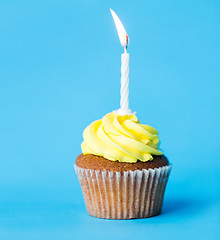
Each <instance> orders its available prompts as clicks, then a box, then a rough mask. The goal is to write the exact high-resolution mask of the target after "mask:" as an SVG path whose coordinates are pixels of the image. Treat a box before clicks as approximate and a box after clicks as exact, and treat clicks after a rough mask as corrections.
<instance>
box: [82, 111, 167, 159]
mask: <svg viewBox="0 0 220 240" xmlns="http://www.w3.org/2000/svg"><path fill="white" fill-rule="evenodd" d="M83 138H84V141H83V143H82V145H81V148H82V152H83V154H94V155H98V156H103V157H104V158H106V159H109V160H112V161H119V162H128V163H135V162H137V160H140V161H143V162H146V161H149V160H152V159H153V157H152V155H162V154H163V153H162V152H161V151H160V150H158V148H159V143H160V142H159V137H158V132H157V130H156V129H154V128H152V127H150V126H148V125H143V124H140V123H139V121H138V119H137V117H136V116H135V115H134V114H132V115H124V116H122V115H119V114H117V113H115V112H111V113H108V114H106V115H105V116H104V117H103V118H102V119H101V120H97V121H94V122H93V123H91V124H90V125H89V126H88V127H87V128H86V129H85V130H84V132H83Z"/></svg>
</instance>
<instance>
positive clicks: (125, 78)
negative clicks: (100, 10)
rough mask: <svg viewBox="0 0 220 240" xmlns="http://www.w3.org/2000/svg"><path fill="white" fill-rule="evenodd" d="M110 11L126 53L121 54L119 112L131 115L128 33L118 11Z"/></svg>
mask: <svg viewBox="0 0 220 240" xmlns="http://www.w3.org/2000/svg"><path fill="white" fill-rule="evenodd" d="M110 11H111V14H112V17H113V19H114V22H115V26H116V29H117V32H118V36H119V40H120V42H121V45H122V46H123V47H124V53H122V55H121V101H120V109H119V110H118V111H117V113H119V114H121V115H129V114H131V113H132V112H131V110H130V109H129V58H130V56H129V54H128V53H127V46H128V35H127V33H126V31H125V28H124V26H123V25H122V23H121V21H120V19H119V18H118V16H117V15H116V13H115V12H114V11H113V10H112V9H110Z"/></svg>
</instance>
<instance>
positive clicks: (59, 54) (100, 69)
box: [0, 0, 220, 240]
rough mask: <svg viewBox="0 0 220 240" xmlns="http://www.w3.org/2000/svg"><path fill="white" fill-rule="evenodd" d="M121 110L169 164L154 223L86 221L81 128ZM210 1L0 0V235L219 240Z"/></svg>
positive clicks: (219, 112)
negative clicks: (124, 60)
mask: <svg viewBox="0 0 220 240" xmlns="http://www.w3.org/2000/svg"><path fill="white" fill-rule="evenodd" d="M110 7H111V8H112V9H114V10H115V11H116V13H117V14H118V15H119V17H120V18H121V20H122V22H123V23H124V25H125V28H126V30H127V32H128V34H129V37H130V42H129V48H128V52H129V53H130V106H131V109H132V110H133V111H136V112H137V116H138V117H139V119H140V121H141V122H142V123H145V124H149V125H152V126H154V127H155V128H157V129H158V130H159V133H160V138H161V142H162V143H161V148H162V149H163V150H164V151H165V154H166V155H167V156H168V158H169V159H170V161H171V162H172V163H173V169H172V174H171V177H170V179H169V183H168V187H167V190H166V195H165V201H164V206H163V213H162V214H161V215H160V216H157V217H154V218H149V219H139V220H127V221H112V220H101V219H96V218H93V217H90V216H88V215H87V213H86V209H85V206H84V202H83V197H82V194H81V189H80V186H79V183H78V180H77V177H76V174H75V172H74V169H73V163H74V161H75V158H76V157H77V155H78V154H79V153H80V152H81V149H80V144H81V142H82V133H83V130H84V128H85V127H86V126H87V125H88V124H89V123H91V122H92V121H94V120H96V119H99V118H101V117H102V116H103V115H104V114H106V113H108V112H110V111H112V110H115V109H118V108H119V102H120V57H121V56H120V54H121V53H122V52H123V49H122V47H121V46H120V43H119V39H118V36H117V32H116V29H115V26H114V23H113V20H112V17H111V15H110V11H109V8H110ZM219 29H220V1H218V0H216V1H215V0H177V1H174V0H173V1H171V0H167V1H163V0H148V1H144V0H137V1H128V0H127V1H111V2H110V1H101V0H94V1H91V0H90V1H84V0H83V1H74V0H69V1H67V0H62V1H61V0H53V1H52V0H36V1H30V0H27V1H25V0H20V1H15V0H0V111H1V115H0V126H1V127H0V154H1V156H0V239H2V240H5V239H6V240H7V239H13V240H18V239H22V240H25V239H31V240H32V239H33V240H34V239H48V240H50V239H83V238H90V239H125V238H126V239H137V238H144V239H162V237H163V239H168V238H169V239H219V238H220V232H219V228H220V214H219V213H220V207H219V198H220V188H219V183H220V181H219V180H220V178H219V170H220V169H219V168H220V161H219V135H220V127H219V117H220V106H219V105H220V96H219V95H220V94H219V92H220V71H219V62H220V47H219V42H220V34H219V33H220V30H219Z"/></svg>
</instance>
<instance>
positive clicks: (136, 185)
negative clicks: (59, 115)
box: [74, 112, 171, 219]
mask: <svg viewBox="0 0 220 240" xmlns="http://www.w3.org/2000/svg"><path fill="white" fill-rule="evenodd" d="M83 138H84V141H83V143H82V145H81V148H82V154H80V155H79V156H78V157H77V159H76V162H75V165H74V167H75V171H76V173H77V176H78V179H79V182H80V185H81V188H82V192H83V196H84V200H85V204H86V208H87V211H88V214H90V215H91V216H94V217H98V218H106V219H132V218H146V217H152V216H155V215H158V214H160V212H161V209H162V204H163V198H164V192H165V188H166V184H167V180H168V177H169V174H170V170H171V165H170V164H169V161H168V159H167V158H166V157H165V156H164V155H163V153H162V151H161V150H160V149H159V144H160V141H159V137H158V132H157V130H156V129H154V128H152V127H151V126H148V125H143V124H140V123H139V121H138V119H137V117H136V115H135V114H129V115H120V114H119V113H118V112H111V113H108V114H107V115H105V116H104V117H103V118H102V119H101V120H97V121H94V122H93V123H91V124H90V125H89V126H88V127H87V128H86V129H85V130H84V133H83Z"/></svg>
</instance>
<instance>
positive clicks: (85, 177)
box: [74, 165, 171, 219]
mask: <svg viewBox="0 0 220 240" xmlns="http://www.w3.org/2000/svg"><path fill="white" fill-rule="evenodd" d="M74 168H75V171H76V174H77V176H78V179H79V182H80V185H81V188H82V192H83V197H84V200H85V204H86V208H87V211H88V213H89V214H90V215H92V216H94V217H98V218H106V219H131V218H146V217H152V216H155V215H158V214H160V212H161V209H162V204H163V197H164V191H165V188H166V184H167V180H168V177H169V174H170V170H171V165H169V166H163V167H160V168H155V169H148V170H146V169H143V170H141V171H140V170H135V171H125V172H122V173H121V172H113V171H108V170H105V171H102V170H90V169H84V168H81V167H78V166H77V165H74Z"/></svg>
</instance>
